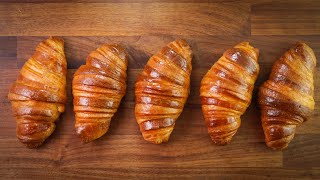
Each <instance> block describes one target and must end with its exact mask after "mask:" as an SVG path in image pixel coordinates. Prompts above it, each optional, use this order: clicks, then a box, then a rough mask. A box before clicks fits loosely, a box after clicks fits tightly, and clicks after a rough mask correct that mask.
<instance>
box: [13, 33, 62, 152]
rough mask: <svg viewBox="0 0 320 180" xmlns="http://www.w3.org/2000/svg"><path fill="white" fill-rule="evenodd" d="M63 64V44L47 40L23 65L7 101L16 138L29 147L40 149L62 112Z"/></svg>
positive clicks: (54, 39)
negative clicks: (13, 119)
mask: <svg viewBox="0 0 320 180" xmlns="http://www.w3.org/2000/svg"><path fill="white" fill-rule="evenodd" d="M66 72H67V62H66V58H65V54H64V42H63V40H62V39H60V38H56V37H50V38H49V39H47V40H45V41H43V42H41V43H40V44H39V45H38V46H37V48H36V51H35V53H34V54H33V56H32V57H31V58H30V59H29V60H28V61H27V62H26V63H25V64H24V66H23V67H22V69H21V71H20V75H19V77H18V79H17V81H15V82H14V83H13V85H12V86H11V88H10V91H9V95H8V98H9V100H10V101H11V104H12V110H13V113H14V115H15V117H16V123H17V137H18V139H19V140H20V141H21V142H22V143H24V144H26V145H27V147H29V148H35V147H38V146H40V145H41V144H42V143H43V142H44V141H45V139H47V138H48V137H49V136H50V135H51V134H52V132H53V131H54V129H55V124H54V122H55V121H56V120H57V119H58V118H59V116H60V114H61V113H62V112H64V110H65V103H66Z"/></svg>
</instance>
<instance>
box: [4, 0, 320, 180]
mask: <svg viewBox="0 0 320 180" xmlns="http://www.w3.org/2000/svg"><path fill="white" fill-rule="evenodd" d="M0 2H5V3H1V4H0V36H1V37H0V178H1V179H24V178H28V179H47V178H55V179H89V178H112V179H113V178H119V179H126V178H138V179H140V178H148V179H150V178H154V179H157V178H163V179H168V178H172V179H177V178H180V179H184V178H200V179H203V178H214V179H269V178H271V179H312V178H314V179H320V80H319V79H320V65H319V64H320V2H319V1H316V0H314V1H312V0H311V1H310V0H307V1H303V2H302V1H301V2H300V0H294V1H291V2H290V3H288V2H287V1H281V0H246V1H237V0H232V1H231V0H229V1H225V2H223V1H222V0H216V1H214V0H212V1H211V0H200V1H198V2H195V1H193V0H174V1H169V0H165V1H160V0H156V1H152V0H135V1H134V2H135V3H131V2H130V0H120V1H119V2H117V1H116V0H110V1H107V2H108V3H102V2H103V1H102V0H92V1H90V0H81V1H80V0H73V1H72V2H73V3H62V2H63V1H62V0H60V2H59V1H58V2H55V3H52V2H53V1H52V0H44V1H41V2H46V3H41V4H40V3H21V2H23V1H22V0H13V1H9V0H0ZM6 2H17V3H6ZM29 2H40V0H29ZM76 2H85V3H76ZM50 35H55V36H61V37H62V38H63V39H64V40H65V53H66V55H67V61H68V76H67V77H68V87H67V89H68V103H67V106H66V112H65V113H64V114H63V115H62V116H61V118H60V120H59V122H58V123H57V129H56V131H55V132H54V133H53V134H52V136H51V137H50V138H49V139H48V140H47V141H46V143H45V144H44V145H43V146H42V147H41V148H39V149H27V148H25V147H24V146H23V145H22V144H21V143H20V142H18V140H17V139H16V136H15V120H14V118H13V116H12V112H11V107H10V103H9V101H8V99H7V93H8V88H9V86H10V84H11V83H12V82H13V81H14V80H15V79H16V78H17V75H18V74H19V70H20V68H21V67H22V65H23V64H24V62H25V61H26V60H27V59H28V58H29V57H30V56H31V55H32V54H33V52H34V50H35V47H36V45H37V44H38V43H39V42H40V41H42V40H44V39H46V38H47V37H48V36H50ZM176 38H185V39H186V40H187V41H188V43H189V44H190V45H191V47H192V50H193V52H194V58H193V71H192V75H191V92H190V96H189V99H188V102H187V104H186V107H185V108H184V111H183V113H182V114H181V116H180V117H179V119H178V121H177V123H176V127H175V130H174V131H173V133H172V135H171V138H170V141H169V143H167V144H162V145H154V144H150V143H148V142H146V141H144V140H143V138H142V136H141V134H140V131H139V127H138V125H137V123H136V120H135V117H134V82H135V79H136V77H137V74H138V73H139V72H141V70H142V68H143V67H144V65H145V64H146V62H147V61H148V59H149V57H150V56H151V55H152V54H154V53H156V52H157V51H158V50H159V49H160V48H161V47H163V46H164V45H166V44H167V43H168V42H170V41H172V40H174V39H176ZM241 41H249V42H250V43H251V44H252V45H254V46H255V47H257V48H259V49H260V57H259V64H260V67H261V72H260V74H259V78H258V80H257V82H256V88H255V91H254V95H253V100H252V103H251V106H250V107H249V108H248V110H247V112H246V113H245V114H244V115H243V116H242V125H241V127H240V129H239V131H238V132H237V134H236V136H235V137H234V138H233V141H232V143H231V144H230V145H228V146H215V145H214V144H213V143H212V142H211V140H210V138H209V136H208V134H207V129H206V127H205V124H204V120H203V117H202V112H201V105H200V98H199V85H200V80H201V78H202V77H203V75H204V74H205V73H206V72H207V70H209V68H210V67H211V66H212V65H213V63H214V62H215V61H216V60H217V59H218V58H219V57H220V56H221V55H222V53H223V52H224V51H225V50H226V49H228V48H230V47H232V46H234V45H235V44H237V43H239V42H241ZM296 41H304V42H306V43H307V44H308V45H310V46H311V47H312V48H313V50H314V52H315V54H316V56H317V57H318V67H317V72H316V74H315V101H316V109H315V113H314V115H313V117H312V118H311V120H310V121H308V122H306V123H303V124H302V125H301V126H299V127H298V129H297V131H296V135H295V138H294V140H293V141H292V142H291V144H290V145H289V148H288V149H286V150H284V151H272V150H270V149H268V148H267V147H266V146H265V143H264V136H263V132H262V128H261V123H260V119H259V109H258V108H257V87H259V86H260V85H261V84H262V82H263V81H265V80H266V79H267V78H268V76H269V73H270V70H271V67H272V64H273V63H274V62H275V60H277V59H278V58H279V57H280V56H281V54H282V53H284V52H285V51H286V49H288V48H289V47H290V46H291V45H292V44H294V43H295V42H296ZM104 43H120V44H122V45H124V47H125V48H126V50H127V51H128V53H129V54H130V60H129V70H128V89H127V94H126V96H125V98H124V99H123V101H122V103H121V106H120V108H119V110H118V112H117V113H116V115H115V117H114V118H113V120H112V122H111V127H110V130H109V132H108V133H107V134H106V135H105V136H103V137H102V138H100V139H98V140H96V141H94V142H92V143H89V144H81V143H80V141H79V139H78V137H77V136H76V135H75V132H74V127H73V126H74V121H75V119H74V113H73V110H72V109H73V107H72V95H71V81H72V77H73V73H74V72H75V70H76V69H77V68H78V67H79V66H80V65H82V64H84V63H85V58H86V56H87V55H88V53H89V52H90V51H92V50H94V49H96V48H97V47H99V46H100V45H101V44H104Z"/></svg>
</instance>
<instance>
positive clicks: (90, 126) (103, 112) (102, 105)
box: [72, 45, 128, 143]
mask: <svg viewBox="0 0 320 180" xmlns="http://www.w3.org/2000/svg"><path fill="white" fill-rule="evenodd" d="M127 65H128V55H127V54H126V52H125V50H124V49H123V48H122V47H121V46H119V45H103V46H101V47H100V48H98V49H97V50H95V51H93V52H91V53H90V55H89V56H88V57H87V61H86V65H83V66H81V67H80V68H79V69H78V70H77V71H76V73H75V74H74V78H73V83H72V85H73V86H72V92H73V97H74V100H73V105H74V112H75V116H76V123H75V129H76V132H77V134H78V135H79V136H80V138H81V140H82V142H84V143H86V142H90V141H93V140H95V139H97V138H99V137H101V136H102V135H104V134H105V133H106V132H107V131H108V129H109V126H110V122H111V118H112V117H113V115H114V114H115V113H116V112H117V109H118V107H119V104H120V102H121V99H122V97H123V96H124V95H125V92H126V86H127V85H126V79H127Z"/></svg>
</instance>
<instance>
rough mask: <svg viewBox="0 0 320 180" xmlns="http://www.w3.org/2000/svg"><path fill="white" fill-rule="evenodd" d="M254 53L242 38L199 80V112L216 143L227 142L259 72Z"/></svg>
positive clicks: (236, 125) (232, 133)
mask: <svg viewBox="0 0 320 180" xmlns="http://www.w3.org/2000/svg"><path fill="white" fill-rule="evenodd" d="M258 56H259V50H258V49H256V48H254V47H252V46H250V45H249V43H248V42H242V43H240V44H238V45H236V46H235V47H233V48H231V49H228V50H226V51H225V52H224V53H223V56H222V57H220V59H219V60H218V61H217V62H216V63H215V64H214V65H213V66H212V67H211V69H210V70H209V71H208V72H207V74H206V75H205V76H204V77H203V79H202V81H201V85H200V96H201V104H202V112H203V115H204V119H205V122H206V124H207V127H208V133H209V135H210V137H211V139H212V141H213V142H214V143H215V144H217V145H226V144H228V143H230V141H231V139H232V137H233V136H234V134H235V133H236V132H237V130H238V128H239V127H240V123H241V120H240V116H241V115H242V114H243V113H244V112H245V111H246V109H247V108H248V106H249V105H250V102H251V97H252V90H253V87H254V83H255V81H256V79H257V76H258V73H259V64H258Z"/></svg>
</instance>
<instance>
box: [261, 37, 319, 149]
mask: <svg viewBox="0 0 320 180" xmlns="http://www.w3.org/2000/svg"><path fill="white" fill-rule="evenodd" d="M315 67H316V57H315V55H314V52H313V51H312V49H311V48H310V47H309V46H308V45H306V44H305V43H297V44H295V45H294V46H293V47H291V49H289V50H288V51H287V52H285V53H284V54H283V55H282V57H280V59H279V60H278V61H276V62H275V63H274V65H273V68H272V72H271V74H270V77H269V80H267V81H266V82H264V84H263V85H262V86H261V87H260V92H259V104H260V109H261V120H262V127H263V130H264V134H265V141H266V144H267V146H269V147H270V148H272V149H274V150H281V149H285V148H286V147H287V146H288V145H289V143H290V142H291V140H292V139H293V137H294V134H295V131H296V127H297V125H299V124H301V123H302V122H304V121H306V120H308V118H309V117H310V116H311V115H312V112H313V110H314V106H315V101H314V98H313V95H314V80H313V74H314V71H315Z"/></svg>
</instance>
